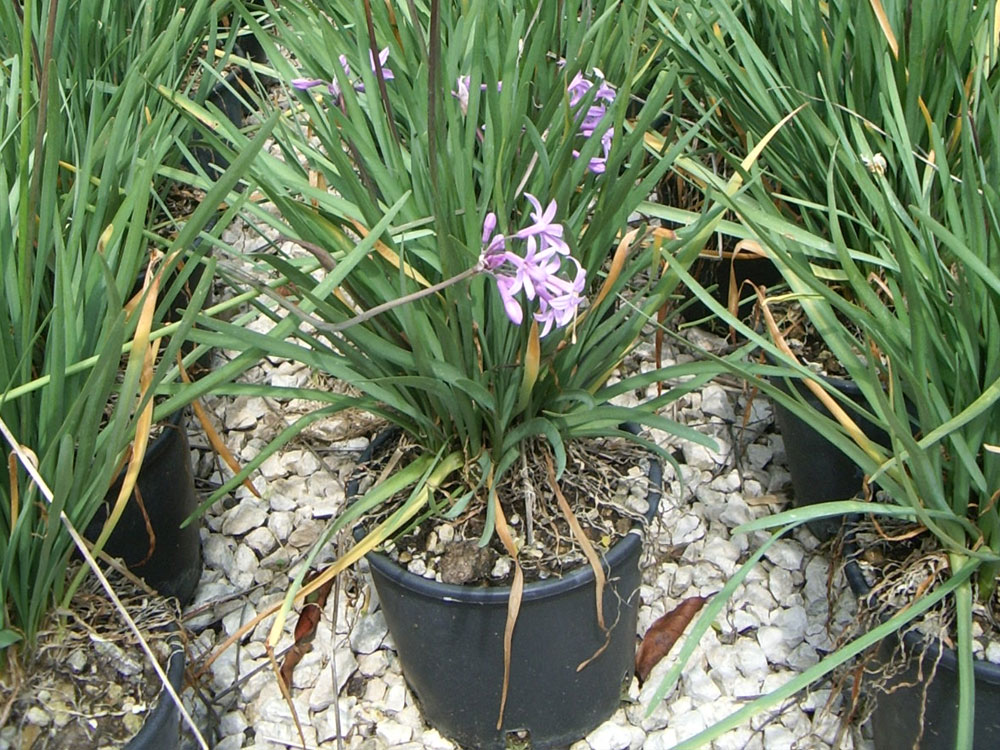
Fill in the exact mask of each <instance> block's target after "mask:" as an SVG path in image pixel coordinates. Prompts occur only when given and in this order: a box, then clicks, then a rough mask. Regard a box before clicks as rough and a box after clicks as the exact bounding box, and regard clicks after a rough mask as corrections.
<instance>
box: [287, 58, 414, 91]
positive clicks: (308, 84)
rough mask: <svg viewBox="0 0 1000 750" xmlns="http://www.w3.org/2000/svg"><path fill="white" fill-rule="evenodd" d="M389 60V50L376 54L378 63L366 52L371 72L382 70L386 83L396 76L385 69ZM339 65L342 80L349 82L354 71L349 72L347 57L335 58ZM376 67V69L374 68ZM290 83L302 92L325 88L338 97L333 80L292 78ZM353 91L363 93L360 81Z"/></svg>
mask: <svg viewBox="0 0 1000 750" xmlns="http://www.w3.org/2000/svg"><path fill="white" fill-rule="evenodd" d="M388 59H389V48H388V47H386V48H384V49H383V50H382V51H381V52H379V53H378V62H377V63H376V61H375V56H374V55H373V54H372V51H371V50H370V49H369V50H368V61H369V62H370V63H371V66H372V72H373V73H375V72H376V71H377V70H378V69H381V70H382V78H383V79H384V80H386V81H391V80H392V79H393V78H395V77H396V76H395V75H394V74H393V72H392V71H391V70H390V69H389V68H387V67H386V65H385V63H386V61H387V60H388ZM337 61H338V62H339V63H340V67H341V68H342V69H343V71H344V78H346V79H347V80H348V81H350V80H351V79H352V78H353V77H354V71H352V70H351V66H350V64H349V63H348V62H347V55H340V56H339V57H338V58H337ZM376 66H377V67H376ZM290 83H291V84H292V86H293V87H294V88H297V89H299V90H300V91H304V90H306V89H311V88H313V87H314V86H326V89H327V91H329V92H330V96H332V97H334V98H336V97H339V96H340V84H339V83H338V82H337V79H336V78H334V79H333V80H332V81H324V80H321V79H319V78H293V79H292V80H291V81H290ZM353 86H354V90H355V91H364V90H365V85H364V84H363V83H361V82H360V81H358V82H356V83H354V84H353Z"/></svg>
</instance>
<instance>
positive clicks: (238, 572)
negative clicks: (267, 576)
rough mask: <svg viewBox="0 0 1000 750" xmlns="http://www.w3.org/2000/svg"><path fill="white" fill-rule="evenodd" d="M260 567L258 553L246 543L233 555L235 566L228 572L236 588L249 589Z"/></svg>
mask: <svg viewBox="0 0 1000 750" xmlns="http://www.w3.org/2000/svg"><path fill="white" fill-rule="evenodd" d="M258 567H260V562H259V561H258V560H257V555H256V554H254V551H253V550H252V549H250V548H249V547H247V546H246V545H245V544H241V545H239V546H238V547H237V548H236V554H235V555H234V556H233V568H232V570H230V571H227V574H228V576H229V580H230V581H232V582H233V585H234V586H236V588H238V589H247V588H250V586H251V585H253V574H254V573H256V572H257V568H258Z"/></svg>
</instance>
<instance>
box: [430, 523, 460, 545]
mask: <svg viewBox="0 0 1000 750" xmlns="http://www.w3.org/2000/svg"><path fill="white" fill-rule="evenodd" d="M434 531H435V533H436V534H437V537H438V540H439V541H440V542H441V543H442V544H447V543H448V542H450V541H452V540H453V539H454V538H455V527H454V526H452V525H451V524H450V523H443V524H441V525H440V526H438V527H437V528H436V529H434Z"/></svg>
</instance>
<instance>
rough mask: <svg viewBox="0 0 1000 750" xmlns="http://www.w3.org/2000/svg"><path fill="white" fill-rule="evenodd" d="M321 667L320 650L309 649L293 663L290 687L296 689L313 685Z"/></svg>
mask: <svg viewBox="0 0 1000 750" xmlns="http://www.w3.org/2000/svg"><path fill="white" fill-rule="evenodd" d="M322 669H323V654H322V652H320V651H316V650H315V649H314V650H312V651H310V652H309V653H307V654H306V655H305V656H303V657H302V660H301V661H300V662H299V663H298V664H296V665H295V671H294V672H292V687H293V688H295V689H296V690H302V689H303V688H311V687H313V686H314V685H315V684H316V683H317V682H318V681H319V677H320V674H321V671H320V670H322ZM326 671H329V670H326Z"/></svg>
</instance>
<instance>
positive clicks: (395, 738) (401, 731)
mask: <svg viewBox="0 0 1000 750" xmlns="http://www.w3.org/2000/svg"><path fill="white" fill-rule="evenodd" d="M375 733H376V735H377V736H378V737H379V738H380V739H381V740H382V741H383V742H385V743H386V744H387V745H389V746H390V747H394V746H396V745H402V744H403V743H404V742H409V741H410V740H411V739H412V738H413V730H412V729H411V728H410V727H407V726H403V725H402V724H397V723H396V722H394V721H392V720H391V719H383V720H382V721H380V722H379V723H378V726H377V727H376V728H375Z"/></svg>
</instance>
